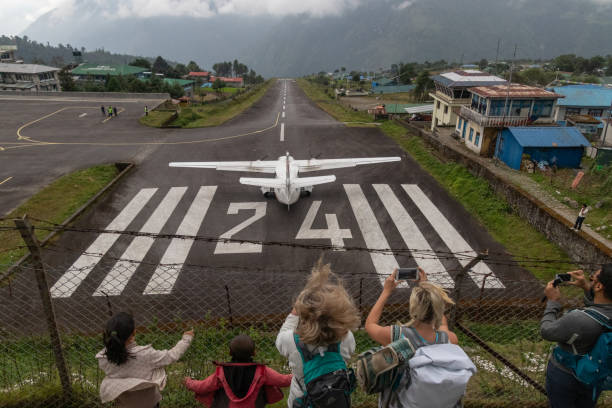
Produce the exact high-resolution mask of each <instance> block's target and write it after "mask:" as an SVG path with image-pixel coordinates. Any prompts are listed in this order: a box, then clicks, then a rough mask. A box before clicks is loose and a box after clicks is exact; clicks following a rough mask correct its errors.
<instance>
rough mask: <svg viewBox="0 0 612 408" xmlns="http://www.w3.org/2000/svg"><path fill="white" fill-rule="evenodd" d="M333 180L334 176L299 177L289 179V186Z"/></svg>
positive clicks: (311, 184)
mask: <svg viewBox="0 0 612 408" xmlns="http://www.w3.org/2000/svg"><path fill="white" fill-rule="evenodd" d="M334 181H336V176H321V177H300V178H297V179H294V180H291V187H296V188H297V187H312V186H316V185H317V184H325V183H333V182H334Z"/></svg>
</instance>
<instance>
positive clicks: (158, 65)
mask: <svg viewBox="0 0 612 408" xmlns="http://www.w3.org/2000/svg"><path fill="white" fill-rule="evenodd" d="M171 69H172V67H170V64H168V63H167V62H166V60H165V59H163V58H162V57H161V56H158V57H157V58H155V61H154V62H153V66H152V70H153V72H154V73H160V74H164V75H166V74H168V72H169V71H170V70H171Z"/></svg>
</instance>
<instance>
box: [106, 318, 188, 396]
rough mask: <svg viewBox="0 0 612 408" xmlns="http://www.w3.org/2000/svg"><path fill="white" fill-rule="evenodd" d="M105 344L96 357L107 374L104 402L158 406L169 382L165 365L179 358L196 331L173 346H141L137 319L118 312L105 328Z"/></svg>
mask: <svg viewBox="0 0 612 408" xmlns="http://www.w3.org/2000/svg"><path fill="white" fill-rule="evenodd" d="M103 339H104V346H105V348H104V349H103V350H102V351H100V352H99V353H98V354H97V355H96V358H97V359H98V365H99V366H100V369H101V370H102V371H104V373H105V374H106V377H104V379H103V380H102V383H101V384H100V399H101V400H102V402H103V403H106V402H110V401H115V402H116V406H117V407H120V408H154V407H158V406H159V401H160V400H161V399H162V396H161V393H160V391H162V390H163V389H164V387H165V386H166V371H165V370H164V367H165V366H167V365H168V364H172V363H174V362H175V361H177V360H178V359H179V358H180V357H181V356H182V355H183V353H185V351H186V350H187V348H188V347H189V345H190V344H191V340H192V339H193V331H186V332H185V333H183V338H182V339H181V340H180V341H179V342H178V343H177V344H176V346H174V347H173V348H172V349H170V350H155V349H154V348H153V347H151V346H150V345H147V346H139V345H138V344H136V342H135V341H134V319H133V317H132V316H131V315H130V314H128V313H124V312H121V313H117V314H116V315H114V316H113V317H112V318H111V319H110V320H109V321H108V322H107V323H106V329H105V330H104V337H103Z"/></svg>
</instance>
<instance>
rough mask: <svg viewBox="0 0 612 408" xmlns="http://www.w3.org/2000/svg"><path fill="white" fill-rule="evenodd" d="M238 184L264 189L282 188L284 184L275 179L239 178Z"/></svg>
mask: <svg viewBox="0 0 612 408" xmlns="http://www.w3.org/2000/svg"><path fill="white" fill-rule="evenodd" d="M240 184H244V185H247V186H257V187H265V188H283V187H285V182H284V181H283V180H279V179H276V178H253V177H240Z"/></svg>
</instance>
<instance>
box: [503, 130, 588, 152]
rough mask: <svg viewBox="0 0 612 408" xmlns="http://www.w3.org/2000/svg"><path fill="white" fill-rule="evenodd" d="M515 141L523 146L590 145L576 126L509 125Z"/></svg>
mask: <svg viewBox="0 0 612 408" xmlns="http://www.w3.org/2000/svg"><path fill="white" fill-rule="evenodd" d="M508 131H510V133H512V135H513V136H514V138H515V139H516V141H517V142H518V143H519V144H520V145H521V146H523V147H576V146H590V145H591V144H590V143H589V141H588V140H586V138H585V137H584V136H583V135H582V133H580V131H579V130H578V128H576V127H552V126H543V127H540V126H526V127H510V128H508Z"/></svg>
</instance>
